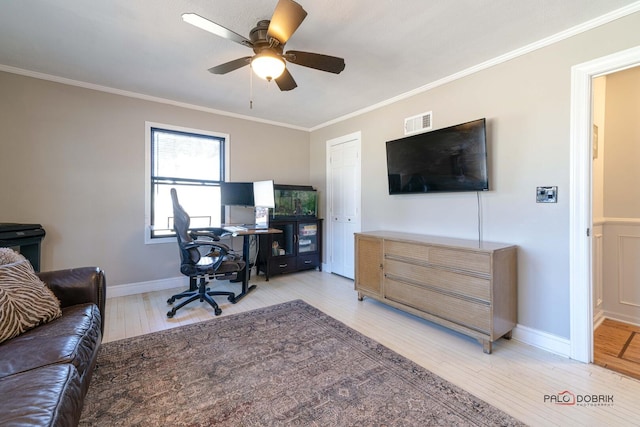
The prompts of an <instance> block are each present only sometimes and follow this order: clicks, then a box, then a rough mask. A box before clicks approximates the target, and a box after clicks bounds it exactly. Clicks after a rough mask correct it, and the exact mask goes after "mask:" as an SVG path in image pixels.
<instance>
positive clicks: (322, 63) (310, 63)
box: [282, 50, 345, 74]
mask: <svg viewBox="0 0 640 427" xmlns="http://www.w3.org/2000/svg"><path fill="white" fill-rule="evenodd" d="M282 57H283V58H285V59H286V60H287V61H289V62H291V63H293V64H298V65H302V66H303V67H309V68H315V69H316V70H321V71H327V72H329V73H334V74H340V73H341V72H342V70H344V67H345V63H344V59H342V58H338V57H336V56H329V55H322V54H319V53H311V52H300V51H299V50H290V51H287V53H286V54H284V55H282Z"/></svg>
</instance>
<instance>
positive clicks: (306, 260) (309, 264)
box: [296, 254, 320, 270]
mask: <svg viewBox="0 0 640 427" xmlns="http://www.w3.org/2000/svg"><path fill="white" fill-rule="evenodd" d="M296 262H297V266H298V270H304V269H306V268H316V267H318V266H319V265H320V255H319V254H313V255H298V260H297V261H296Z"/></svg>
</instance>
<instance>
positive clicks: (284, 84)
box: [276, 68, 298, 91]
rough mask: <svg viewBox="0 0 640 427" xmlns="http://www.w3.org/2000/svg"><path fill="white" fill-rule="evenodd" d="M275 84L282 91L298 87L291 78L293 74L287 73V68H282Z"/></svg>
mask: <svg viewBox="0 0 640 427" xmlns="http://www.w3.org/2000/svg"><path fill="white" fill-rule="evenodd" d="M276 84H277V85H278V87H279V88H280V90H282V91H287V90H292V89H295V88H297V87H298V84H297V83H296V81H295V80H293V76H291V73H289V70H287V69H286V68H285V69H284V71H283V72H282V74H281V75H280V77H278V78H277V79H276Z"/></svg>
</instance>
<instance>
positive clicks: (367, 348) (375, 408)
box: [80, 300, 523, 426]
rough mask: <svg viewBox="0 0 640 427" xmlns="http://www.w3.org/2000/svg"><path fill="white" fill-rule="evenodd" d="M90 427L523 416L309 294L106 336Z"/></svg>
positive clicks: (86, 415) (87, 416) (434, 421)
mask: <svg viewBox="0 0 640 427" xmlns="http://www.w3.org/2000/svg"><path fill="white" fill-rule="evenodd" d="M80 425H83V426H89V425H90V426H117V425H119V426H136V425H139V426H166V425H188V426H210V425H221V426H274V425H278V426H280V425H304V426H307V425H313V426H373V425H377V426H381V425H387V426H426V425H448V426H450V425H456V426H459V425H478V426H496V425H501V426H509V425H523V424H521V423H520V422H518V421H517V420H515V419H513V418H512V417H510V416H509V415H507V414H505V413H504V412H502V411H500V410H498V409H496V408H494V407H492V406H491V405H489V404H487V403H485V402H483V401H482V400H480V399H477V398H476V397H474V396H472V395H471V394H469V393H467V392H465V391H464V390H462V389H460V388H458V387H456V386H454V385H453V384H450V383H448V382H447V381H445V380H443V379H441V378H439V377H438V376H436V375H434V374H432V373H431V372H429V371H427V370H426V369H424V368H421V367H420V366H418V365H416V364H415V363H413V362H411V361H410V360H408V359H406V358H404V357H402V356H400V355H398V354H397V353H394V352H393V351H391V350H389V349H388V348H386V347H384V346H382V345H380V344H379V343H377V342H375V341H373V340H371V339H369V338H367V337H365V336H364V335H362V334H360V333H359V332H356V331H355V330H353V329H351V328H349V327H348V326H346V325H344V324H343V323H341V322H339V321H337V320H335V319H333V318H331V317H329V316H327V315H326V314H324V313H322V312H321V311H319V310H317V309H316V308H314V307H311V306H310V305H308V304H306V303H304V302H303V301H300V300H298V301H291V302H288V303H284V304H279V305H275V306H272V307H267V308H263V309H258V310H254V311H250V312H245V313H240V314H236V315H232V316H227V317H221V318H216V319H212V320H210V321H207V322H202V323H197V324H192V325H187V326H182V327H178V328H175V329H170V330H166V331H162V332H157V333H153V334H149V335H143V336H139V337H135V338H129V339H125V340H121V341H115V342H110V343H106V344H104V345H103V347H102V350H101V353H100V355H99V357H98V367H97V369H96V370H95V372H94V376H93V379H92V382H91V386H90V388H89V392H88V394H87V396H86V399H85V404H84V410H83V414H82V420H81V422H80Z"/></svg>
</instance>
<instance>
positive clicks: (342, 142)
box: [326, 132, 361, 279]
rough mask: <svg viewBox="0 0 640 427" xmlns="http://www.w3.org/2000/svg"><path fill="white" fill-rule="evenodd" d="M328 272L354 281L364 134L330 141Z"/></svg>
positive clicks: (328, 159)
mask: <svg viewBox="0 0 640 427" xmlns="http://www.w3.org/2000/svg"><path fill="white" fill-rule="evenodd" d="M326 150H327V216H328V218H327V219H328V221H327V254H328V267H329V268H328V271H330V272H332V273H334V274H338V275H340V276H344V277H347V278H349V279H353V278H354V271H355V268H354V266H355V260H354V258H355V253H354V248H355V246H354V236H353V235H354V233H357V232H359V231H360V228H361V218H360V211H361V209H360V205H361V201H360V199H361V190H360V188H361V180H360V170H361V163H360V151H361V134H360V132H355V133H352V134H349V135H345V136H343V137H340V138H335V139H331V140H329V141H327V146H326Z"/></svg>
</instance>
